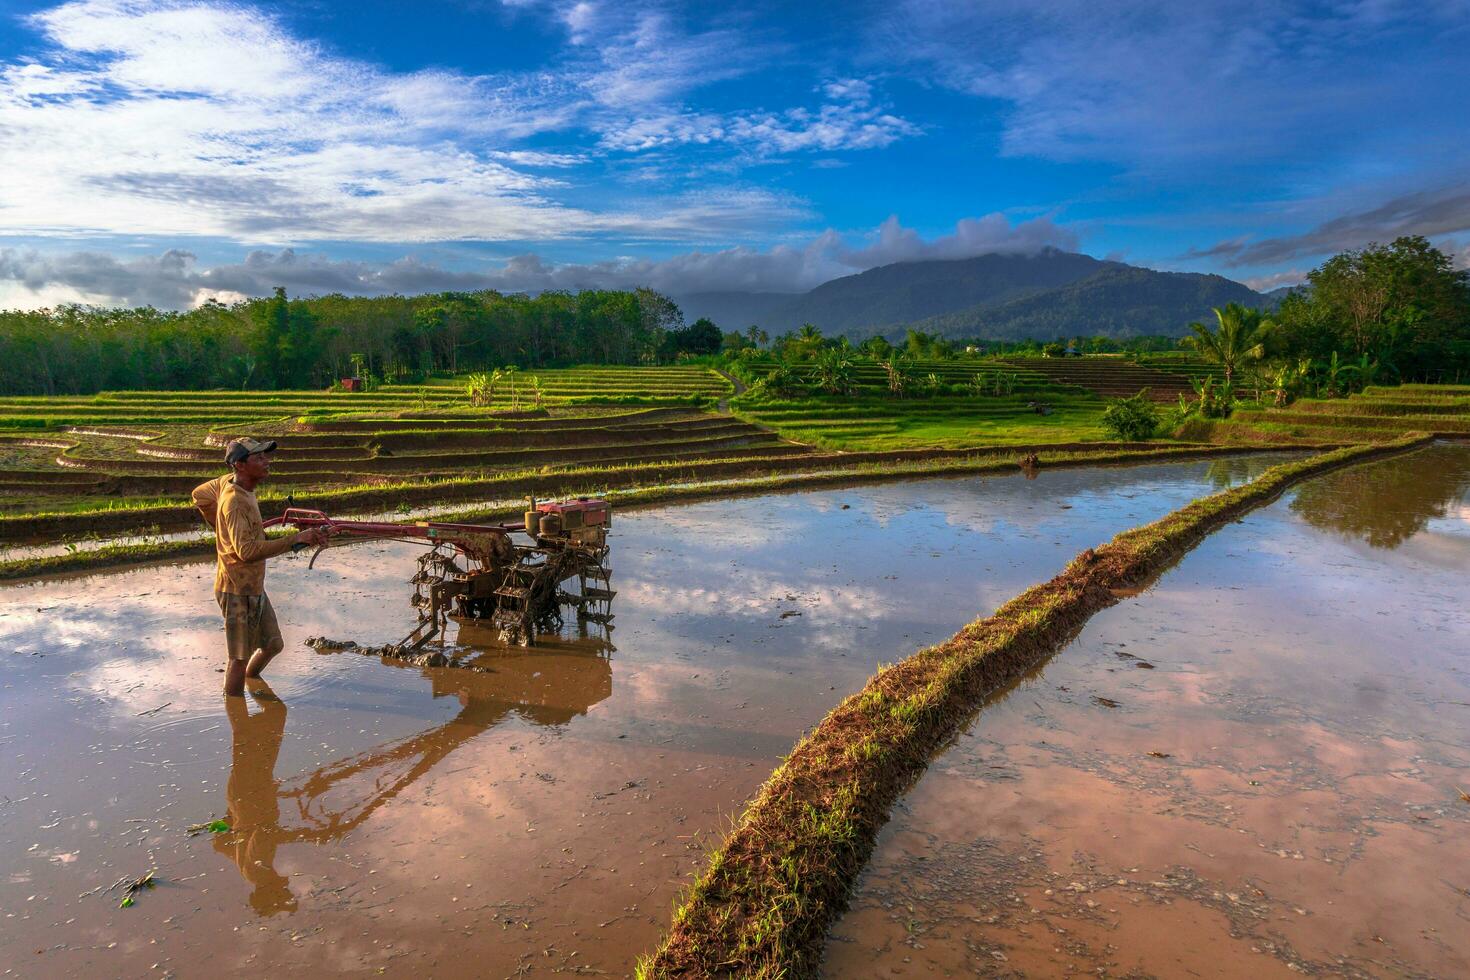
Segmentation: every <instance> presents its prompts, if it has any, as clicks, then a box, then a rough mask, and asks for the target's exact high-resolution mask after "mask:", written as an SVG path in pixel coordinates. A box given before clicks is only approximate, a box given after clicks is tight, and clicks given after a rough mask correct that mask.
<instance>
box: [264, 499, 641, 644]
mask: <svg viewBox="0 0 1470 980" xmlns="http://www.w3.org/2000/svg"><path fill="white" fill-rule="evenodd" d="M611 523H612V510H611V508H610V507H609V506H608V503H607V501H605V500H591V499H588V498H585V497H579V498H577V499H576V500H571V501H567V502H564V503H541V504H538V503H536V501H535V500H532V501H531V506H530V509H529V510H527V511H526V516H525V521H524V523H521V524H514V523H512V524H448V523H440V522H435V521H416V522H414V523H411V524H408V523H404V524H395V523H392V522H379V521H339V520H333V519H332V518H330V517H328V516H327V515H326V514H323V513H322V512H321V511H318V510H304V509H301V508H298V507H289V508H287V509H286V512H285V513H284V514H282V515H281V516H280V517H277V518H273V519H272V520H269V521H267V522H266V525H267V526H272V525H281V524H289V525H291V526H293V527H296V528H312V527H326V528H329V529H331V531H332V533H333V539H332V541H331V542H330V543H329V544H326V545H323V546H322V548H319V549H317V553H316V554H314V555H312V559H311V564H312V565H315V563H316V559H317V557H318V556H319V555H320V554H321V551H322V549H324V548H328V547H332V546H335V545H338V544H345V543H347V542H350V541H354V540H359V541H360V540H364V539H378V540H386V541H409V542H413V543H421V544H427V545H428V546H429V550H428V551H427V552H425V553H424V554H423V555H421V556H420V557H419V560H418V571H417V573H415V575H414V577H413V578H412V579H410V582H411V583H412V584H413V586H414V596H413V605H414V606H415V607H416V608H417V609H418V616H419V620H418V626H416V627H415V628H414V630H413V632H411V633H409V634H408V636H406V637H404V638H403V641H402V642H401V643H398V644H395V645H394V646H395V648H396V649H398V650H399V651H404V652H407V651H412V650H416V649H418V648H419V647H421V646H423V645H424V644H425V643H427V642H428V641H429V640H431V639H433V638H434V637H435V636H438V635H439V634H441V633H442V632H443V631H444V629H445V628H446V626H447V625H448V620H451V619H452V620H454V621H455V622H457V623H461V624H464V623H472V624H477V625H484V624H488V625H490V626H491V627H493V628H494V629H497V630H498V631H499V633H500V638H501V639H502V640H503V641H504V642H506V643H514V644H519V645H521V646H530V645H531V644H532V643H534V642H535V641H536V634H537V632H546V631H551V630H555V629H558V628H559V627H560V626H561V624H562V622H563V620H562V607H563V606H565V607H568V608H570V609H573V610H575V612H576V617H577V621H578V622H579V623H583V624H585V623H600V624H603V625H608V624H610V623H611V621H612V618H613V614H612V598H613V595H614V594H615V593H614V592H613V590H612V584H611V574H612V573H611V571H610V570H609V569H608V567H607V554H608V545H607V530H608V527H609V525H610V524H611ZM512 533H524V534H525V535H526V536H527V537H528V538H529V539H530V543H529V544H518V543H516V541H515V540H514V539H512V537H511V535H512ZM573 581H575V582H576V591H572V590H571V585H572V582H573Z"/></svg>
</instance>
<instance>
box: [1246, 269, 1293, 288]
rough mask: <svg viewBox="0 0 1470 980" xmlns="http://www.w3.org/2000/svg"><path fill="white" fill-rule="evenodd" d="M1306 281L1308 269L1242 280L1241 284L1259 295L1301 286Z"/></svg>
mask: <svg viewBox="0 0 1470 980" xmlns="http://www.w3.org/2000/svg"><path fill="white" fill-rule="evenodd" d="M1306 281H1307V270H1306V269H1288V270H1286V271H1285V272H1278V273H1276V274H1275V275H1270V276H1252V277H1251V278H1249V279H1242V280H1241V282H1243V283H1245V284H1246V285H1247V286H1249V287H1250V288H1252V289H1254V290H1255V291H1256V292H1258V293H1268V292H1270V291H1271V290H1273V289H1280V288H1281V287H1282V286H1300V285H1301V284H1302V283H1304V282H1306Z"/></svg>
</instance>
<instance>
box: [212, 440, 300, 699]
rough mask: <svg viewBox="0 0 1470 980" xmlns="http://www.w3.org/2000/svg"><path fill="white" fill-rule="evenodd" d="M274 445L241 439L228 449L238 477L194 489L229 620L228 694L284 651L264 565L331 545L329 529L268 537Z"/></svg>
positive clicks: (240, 688)
mask: <svg viewBox="0 0 1470 980" xmlns="http://www.w3.org/2000/svg"><path fill="white" fill-rule="evenodd" d="M275 448H276V444H275V443H274V442H261V441H259V440H256V439H236V440H235V441H233V442H231V443H230V444H229V446H227V447H226V448H225V462H226V463H228V464H229V465H230V467H231V469H232V470H233V471H234V472H233V473H228V474H226V475H225V476H222V477H220V478H219V479H217V480H210V481H209V482H208V483H204V484H200V485H199V486H197V487H195V488H194V493H193V499H194V506H195V507H197V508H199V513H201V514H203V515H204V519H205V521H207V522H208V523H209V525H210V526H211V527H213V528H214V547H215V553H216V555H217V557H218V560H217V562H216V563H215V571H214V597H215V599H216V600H218V602H219V609H220V613H221V614H223V616H224V618H225V642H226V645H227V647H228V650H229V662H228V664H227V666H226V669H225V693H226V694H232V695H240V694H244V693H245V678H246V677H259V676H260V672H261V671H262V670H264V669H265V665H266V664H268V663H270V662H271V660H272V659H273V658H274V657H275V655H276V654H278V653H280V652H281V650H282V649H283V648H284V647H285V641H284V640H282V639H281V628H280V626H279V625H278V624H277V623H276V613H275V610H274V609H272V608H271V601H270V599H269V598H267V596H266V594H265V561H266V559H267V558H274V557H275V556H276V555H279V554H282V553H284V552H286V551H294V550H296V549H298V548H304V547H308V546H311V545H319V544H323V543H325V542H326V540H327V537H328V534H329V532H328V531H327V530H326V529H325V528H313V529H311V530H308V531H300V532H298V533H296V534H292V535H287V536H286V537H282V538H276V539H274V540H272V539H270V538H267V537H266V536H265V528H264V527H263V526H262V521H261V518H260V504H259V503H257V502H256V500H255V488H256V487H257V486H258V485H259V484H260V482H261V481H262V480H264V479H265V478H266V477H267V476H268V475H269V474H270V466H271V457H270V454H271V453H272V452H274V451H275Z"/></svg>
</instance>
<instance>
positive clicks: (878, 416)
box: [736, 388, 1106, 450]
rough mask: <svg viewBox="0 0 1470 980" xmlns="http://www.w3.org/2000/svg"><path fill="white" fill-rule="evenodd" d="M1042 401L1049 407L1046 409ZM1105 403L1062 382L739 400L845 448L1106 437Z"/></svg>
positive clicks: (774, 420)
mask: <svg viewBox="0 0 1470 980" xmlns="http://www.w3.org/2000/svg"><path fill="white" fill-rule="evenodd" d="M1037 406H1041V407H1042V408H1043V410H1044V411H1045V412H1046V414H1040V413H1038V411H1037ZM1102 409H1103V403H1102V401H1101V400H1100V399H1098V398H1097V397H1095V396H1093V395H1089V394H1085V393H1083V394H1076V393H1072V392H1069V391H1065V390H1060V389H1055V388H1053V389H1050V391H1049V392H1048V391H1045V390H1043V391H1033V392H1031V393H1028V394H1025V395H1021V394H1016V395H1009V396H986V395H975V396H949V397H936V398H910V399H899V398H891V397H882V396H861V395H859V396H852V397H843V396H821V397H811V398H806V399H801V400H799V401H778V400H771V401H761V402H752V403H744V402H743V401H737V402H736V410H737V412H738V413H739V414H740V416H741V417H742V418H748V419H750V420H751V421H753V422H756V423H759V424H761V425H765V426H769V427H771V428H772V429H774V430H776V431H777V432H779V433H780V434H781V435H782V436H784V437H786V438H788V439H794V440H797V441H800V442H810V443H812V444H814V445H818V446H822V447H824V448H829V449H838V450H883V449H897V448H917V447H932V448H960V447H972V446H1005V445H1019V444H1029V443H1046V442H1086V441H1092V440H1099V439H1104V438H1106V435H1105V434H1104V432H1103V430H1102V426H1101V418H1102Z"/></svg>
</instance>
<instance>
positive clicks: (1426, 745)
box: [824, 445, 1470, 978]
mask: <svg viewBox="0 0 1470 980" xmlns="http://www.w3.org/2000/svg"><path fill="white" fill-rule="evenodd" d="M1467 792H1470V447H1466V446H1463V445H1461V446H1436V447H1433V448H1430V449H1428V450H1425V451H1423V452H1420V453H1418V454H1415V455H1414V456H1411V457H1406V458H1401V459H1396V460H1390V461H1386V462H1381V463H1375V464H1370V465H1367V466H1364V467H1359V468H1355V469H1351V470H1345V471H1341V472H1338V473H1334V474H1330V475H1327V476H1324V477H1320V478H1318V479H1316V480H1313V481H1311V482H1309V483H1306V484H1303V485H1302V486H1300V487H1299V488H1298V489H1297V490H1295V491H1293V492H1292V493H1290V494H1289V495H1288V496H1287V497H1285V498H1283V499H1282V500H1280V501H1278V502H1276V503H1275V504H1273V505H1271V506H1269V507H1266V508H1264V509H1261V510H1258V511H1256V512H1254V513H1253V514H1251V515H1249V516H1247V517H1246V518H1245V519H1244V520H1243V521H1241V522H1240V523H1238V524H1237V525H1234V526H1230V527H1227V528H1224V529H1222V530H1220V531H1218V532H1216V533H1215V534H1214V535H1213V536H1212V537H1211V538H1209V539H1208V540H1206V541H1205V542H1204V543H1203V544H1202V545H1200V546H1199V547H1198V548H1197V549H1196V550H1195V551H1193V552H1192V553H1190V554H1189V555H1188V556H1187V557H1185V559H1184V560H1183V561H1182V562H1181V563H1180V564H1179V565H1178V566H1177V567H1176V568H1174V569H1173V570H1171V571H1169V572H1168V573H1167V574H1166V575H1165V576H1164V577H1163V578H1162V580H1161V581H1160V582H1159V583H1158V584H1157V585H1156V586H1155V587H1154V588H1152V589H1151V590H1149V591H1147V592H1145V593H1144V594H1142V595H1139V596H1137V597H1135V598H1131V599H1128V600H1125V601H1124V602H1123V603H1122V604H1121V605H1119V606H1116V607H1114V608H1112V609H1109V610H1106V611H1104V612H1102V613H1100V614H1098V615H1097V616H1095V617H1094V618H1093V619H1092V621H1091V622H1090V624H1089V625H1088V626H1087V627H1086V628H1085V630H1084V631H1083V632H1082V634H1081V635H1080V636H1079V637H1078V639H1077V640H1076V641H1074V642H1073V643H1072V644H1071V645H1070V646H1069V647H1067V648H1066V649H1064V650H1062V651H1061V652H1060V653H1058V654H1057V655H1056V656H1055V658H1053V659H1052V660H1051V661H1050V663H1048V664H1047V665H1046V666H1045V667H1044V668H1043V669H1041V670H1040V671H1039V672H1037V673H1036V674H1035V675H1033V676H1031V677H1029V678H1027V679H1026V680H1024V681H1022V682H1021V683H1019V684H1018V685H1016V686H1015V687H1013V688H1012V689H1011V690H1008V691H1006V692H1004V693H1002V694H1000V695H998V696H997V697H995V698H994V699H993V700H992V702H991V703H990V704H988V705H987V706H985V707H984V708H983V709H982V710H981V711H980V713H979V714H978V715H977V716H976V718H975V720H974V721H973V723H972V724H971V725H970V726H969V728H968V730H967V731H965V732H964V734H963V735H962V736H960V737H959V739H958V740H957V741H956V743H955V744H953V745H952V746H951V747H950V748H949V749H948V751H946V752H945V753H944V754H943V755H942V756H941V757H940V758H938V759H937V760H935V762H934V764H933V765H932V767H931V769H930V770H929V772H928V773H927V774H926V775H925V776H924V777H923V778H922V779H921V780H920V781H919V783H918V784H917V785H916V786H915V788H914V789H913V790H912V791H911V793H910V794H909V796H908V797H907V798H906V799H905V800H904V801H903V803H902V805H901V806H900V807H899V808H898V809H897V810H896V812H895V814H894V817H893V820H892V822H891V823H890V824H889V825H888V826H887V827H886V828H885V829H884V831H883V833H882V834H881V836H880V839H879V845H878V849H877V851H876V852H875V854H874V857H873V860H872V862H871V863H870V864H869V866H868V868H867V870H866V871H865V872H864V875H863V877H862V879H861V880H860V884H859V886H858V890H857V893H856V895H855V896H854V899H853V904H852V908H851V910H850V911H849V913H848V914H847V915H846V917H845V918H844V919H842V920H841V921H840V922H839V924H838V925H837V927H836V928H835V929H834V931H833V934H832V939H831V941H830V942H829V944H828V947H827V953H826V960H825V964H824V972H825V974H826V975H828V976H832V977H845V976H876V975H881V976H974V975H986V976H1066V975H1072V974H1084V973H1088V974H1094V975H1107V976H1162V977H1178V976H1209V977H1250V978H1258V977H1273V976H1282V977H1285V976H1291V975H1293V974H1296V975H1301V974H1304V973H1305V974H1310V975H1320V976H1341V977H1367V976H1373V977H1384V976H1392V977H1399V976H1405V977H1407V976H1414V977H1420V976H1436V977H1464V976H1470V796H1466V795H1464V794H1465V793H1467Z"/></svg>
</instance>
